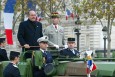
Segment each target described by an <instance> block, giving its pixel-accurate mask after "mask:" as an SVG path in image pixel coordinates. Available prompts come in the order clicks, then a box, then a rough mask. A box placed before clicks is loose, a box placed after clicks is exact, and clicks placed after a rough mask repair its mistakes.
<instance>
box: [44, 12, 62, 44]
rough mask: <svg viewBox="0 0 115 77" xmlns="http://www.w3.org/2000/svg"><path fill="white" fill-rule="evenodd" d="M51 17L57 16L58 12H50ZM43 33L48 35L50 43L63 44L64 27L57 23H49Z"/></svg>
mask: <svg viewBox="0 0 115 77" xmlns="http://www.w3.org/2000/svg"><path fill="white" fill-rule="evenodd" d="M51 18H59V14H58V13H57V12H53V13H52V14H51ZM44 35H46V36H48V38H49V41H51V42H52V43H54V44H56V45H59V46H63V45H64V28H63V27H61V26H60V25H59V24H58V23H57V24H55V25H54V23H53V24H52V25H49V26H48V27H46V29H44Z"/></svg>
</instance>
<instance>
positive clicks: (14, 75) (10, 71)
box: [3, 63, 21, 77]
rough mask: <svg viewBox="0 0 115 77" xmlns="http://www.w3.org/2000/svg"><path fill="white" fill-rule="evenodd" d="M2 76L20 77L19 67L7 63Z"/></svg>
mask: <svg viewBox="0 0 115 77" xmlns="http://www.w3.org/2000/svg"><path fill="white" fill-rule="evenodd" d="M3 77H21V75H20V72H19V69H18V68H17V67H15V66H13V63H9V64H8V65H7V66H6V68H5V69H4V71H3Z"/></svg>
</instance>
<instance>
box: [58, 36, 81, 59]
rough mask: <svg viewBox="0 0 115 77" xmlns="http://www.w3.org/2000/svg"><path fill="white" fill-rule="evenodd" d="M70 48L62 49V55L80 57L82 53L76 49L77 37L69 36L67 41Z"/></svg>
mask: <svg viewBox="0 0 115 77" xmlns="http://www.w3.org/2000/svg"><path fill="white" fill-rule="evenodd" d="M67 45H68V48H66V49H63V50H61V51H60V55H61V56H63V57H70V58H72V57H79V56H80V53H79V52H78V51H77V50H75V49H74V47H75V45H76V44H75V38H68V42H67Z"/></svg>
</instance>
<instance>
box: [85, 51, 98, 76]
mask: <svg viewBox="0 0 115 77" xmlns="http://www.w3.org/2000/svg"><path fill="white" fill-rule="evenodd" d="M92 53H93V52H92V51H86V54H87V69H86V72H87V77H91V75H90V73H91V72H92V71H94V70H96V69H97V67H96V65H95V64H94V62H93V60H92V57H91V54H92Z"/></svg>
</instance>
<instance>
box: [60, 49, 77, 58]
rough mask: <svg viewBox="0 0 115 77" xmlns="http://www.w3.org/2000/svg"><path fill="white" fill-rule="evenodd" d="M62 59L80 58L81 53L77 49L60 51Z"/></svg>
mask: <svg viewBox="0 0 115 77" xmlns="http://www.w3.org/2000/svg"><path fill="white" fill-rule="evenodd" d="M60 55H61V56H62V57H70V58H72V57H79V52H78V51H77V50H75V49H73V50H71V49H69V48H66V49H63V50H61V51H60Z"/></svg>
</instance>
